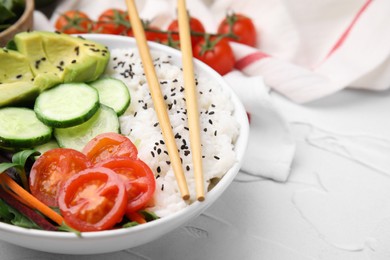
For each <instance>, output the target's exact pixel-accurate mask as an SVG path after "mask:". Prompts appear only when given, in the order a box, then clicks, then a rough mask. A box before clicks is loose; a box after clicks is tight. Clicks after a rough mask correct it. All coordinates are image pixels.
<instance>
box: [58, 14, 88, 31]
mask: <svg viewBox="0 0 390 260" xmlns="http://www.w3.org/2000/svg"><path fill="white" fill-rule="evenodd" d="M92 26H93V22H92V20H91V19H90V18H89V17H88V15H86V14H85V13H83V12H80V11H75V10H70V11H67V12H65V13H63V14H61V15H60V17H59V18H58V19H57V21H56V23H55V27H56V29H57V30H58V31H60V32H63V33H67V34H72V33H88V32H90V31H91V30H92Z"/></svg>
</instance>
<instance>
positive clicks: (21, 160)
mask: <svg viewBox="0 0 390 260" xmlns="http://www.w3.org/2000/svg"><path fill="white" fill-rule="evenodd" d="M35 155H40V153H39V152H38V151H35V150H23V151H20V152H18V153H15V154H14V156H12V162H13V163H16V164H19V165H20V166H21V167H24V165H25V164H26V161H27V159H28V158H29V157H30V156H35Z"/></svg>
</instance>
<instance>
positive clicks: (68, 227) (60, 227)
mask: <svg viewBox="0 0 390 260" xmlns="http://www.w3.org/2000/svg"><path fill="white" fill-rule="evenodd" d="M58 230H60V231H66V232H73V233H75V234H76V235H77V236H78V237H81V232H80V231H78V230H76V229H74V228H71V227H70V226H68V225H67V224H65V222H63V223H62V225H61V226H59V227H58Z"/></svg>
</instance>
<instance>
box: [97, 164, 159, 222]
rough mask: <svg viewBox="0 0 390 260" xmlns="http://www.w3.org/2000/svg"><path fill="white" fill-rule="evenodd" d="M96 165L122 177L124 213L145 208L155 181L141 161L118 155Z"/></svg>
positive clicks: (147, 167) (152, 191)
mask: <svg viewBox="0 0 390 260" xmlns="http://www.w3.org/2000/svg"><path fill="white" fill-rule="evenodd" d="M96 166H101V167H106V168H109V169H111V170H113V171H114V172H116V173H117V174H118V175H120V176H121V177H122V180H123V181H124V182H125V185H126V191H127V207H126V214H128V213H132V212H136V211H138V210H140V209H143V208H145V207H146V206H147V205H148V203H149V202H150V201H151V199H152V197H153V194H154V191H155V188H156V182H155V179H154V174H153V172H152V170H151V169H150V168H149V166H148V165H146V164H145V163H144V162H143V161H141V160H133V159H129V158H127V157H118V158H112V159H109V160H106V161H104V162H101V163H99V164H97V165H96Z"/></svg>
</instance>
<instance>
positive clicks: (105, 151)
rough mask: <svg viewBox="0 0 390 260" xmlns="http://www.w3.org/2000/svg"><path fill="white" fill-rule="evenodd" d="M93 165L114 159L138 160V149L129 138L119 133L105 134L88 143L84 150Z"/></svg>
mask: <svg viewBox="0 0 390 260" xmlns="http://www.w3.org/2000/svg"><path fill="white" fill-rule="evenodd" d="M83 153H84V154H86V155H87V157H88V159H90V160H91V162H92V164H96V163H98V162H101V161H104V160H107V159H109V158H112V157H119V156H125V157H130V158H132V159H136V158H137V155H138V151H137V147H135V145H134V144H133V143H132V142H131V141H130V139H129V138H127V137H125V136H123V135H121V134H117V133H103V134H100V135H98V136H96V137H95V138H93V139H92V140H91V141H89V142H88V143H87V145H86V146H85V147H84V149H83Z"/></svg>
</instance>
